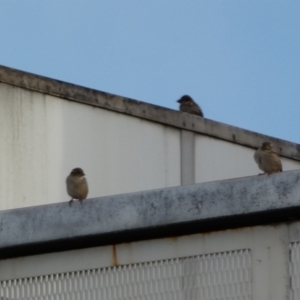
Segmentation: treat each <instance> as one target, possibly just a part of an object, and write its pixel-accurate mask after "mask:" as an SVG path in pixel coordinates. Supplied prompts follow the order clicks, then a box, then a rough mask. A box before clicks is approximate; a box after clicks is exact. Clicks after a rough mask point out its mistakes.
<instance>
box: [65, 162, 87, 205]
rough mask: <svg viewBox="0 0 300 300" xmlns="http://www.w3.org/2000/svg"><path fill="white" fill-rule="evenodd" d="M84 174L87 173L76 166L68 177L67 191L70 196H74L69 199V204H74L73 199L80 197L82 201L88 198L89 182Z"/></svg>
mask: <svg viewBox="0 0 300 300" xmlns="http://www.w3.org/2000/svg"><path fill="white" fill-rule="evenodd" d="M84 176H85V174H84V172H83V170H82V169H81V168H75V169H73V170H72V171H71V173H70V175H69V176H68V177H67V179H66V184H67V192H68V194H69V196H70V197H72V199H71V200H70V201H69V205H71V204H72V202H73V199H78V200H79V201H80V202H81V201H82V200H84V199H86V197H87V195H88V184H87V180H86V178H85V177H84Z"/></svg>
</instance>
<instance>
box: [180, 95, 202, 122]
mask: <svg viewBox="0 0 300 300" xmlns="http://www.w3.org/2000/svg"><path fill="white" fill-rule="evenodd" d="M177 102H178V103H180V106H179V110H180V111H184V112H187V113H189V114H193V115H198V116H201V117H204V115H203V112H202V109H201V108H200V106H199V105H198V104H197V103H196V102H195V101H194V100H193V99H192V97H190V96H188V95H184V96H182V97H181V98H180V99H179V100H177Z"/></svg>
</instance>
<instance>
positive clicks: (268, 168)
mask: <svg viewBox="0 0 300 300" xmlns="http://www.w3.org/2000/svg"><path fill="white" fill-rule="evenodd" d="M254 159H255V161H256V163H257V164H258V167H259V168H260V169H261V170H262V171H264V172H265V173H267V174H273V173H278V172H282V165H281V161H280V157H279V154H278V153H276V152H275V151H274V148H273V145H272V144H271V143H269V142H264V143H262V145H261V147H260V148H258V149H257V150H256V151H255V153H254ZM265 173H264V174H265Z"/></svg>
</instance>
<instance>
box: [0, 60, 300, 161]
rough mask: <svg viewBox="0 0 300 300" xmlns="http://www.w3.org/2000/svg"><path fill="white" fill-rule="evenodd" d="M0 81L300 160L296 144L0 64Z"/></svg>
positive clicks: (299, 148) (298, 147) (299, 152)
mask: <svg viewBox="0 0 300 300" xmlns="http://www.w3.org/2000/svg"><path fill="white" fill-rule="evenodd" d="M0 82H2V83H6V84H10V85H14V86H17V87H20V88H24V89H27V90H31V91H37V92H40V93H43V94H48V95H53V96H56V97H60V98H62V99H66V100H70V101H76V102H80V103H83V104H86V105H92V106H96V107H100V108H103V109H108V110H111V111H115V112H119V113H123V114H127V115H130V116H133V117H137V118H142V119H146V120H149V121H153V122H158V123H161V124H165V125H169V126H173V127H177V128H180V129H184V130H190V131H194V132H199V133H201V134H204V135H208V136H212V137H216V138H219V139H223V140H226V141H229V142H232V143H236V144H240V145H244V146H247V147H251V148H254V149H256V148H258V147H260V146H261V144H262V142H264V141H270V142H272V143H273V144H274V145H275V146H276V149H277V150H278V152H279V153H280V155H282V156H284V157H287V158H291V159H295V160H300V145H298V144H295V143H291V142H287V141H284V140H281V139H277V138H274V137H270V136H266V135H263V134H259V133H255V132H252V131H249V130H244V129H241V128H238V127H234V126H230V125H226V124H223V123H219V122H216V121H212V120H209V119H206V118H201V117H198V116H194V115H191V114H187V113H182V112H178V111H175V110H172V109H167V108H164V107H160V106H157V105H151V104H148V103H145V102H141V101H136V100H132V99H129V98H125V97H121V96H117V95H113V94H109V93H105V92H101V91H97V90H93V89H89V88H85V87H82V86H78V85H74V84H70V83H66V82H62V81H59V80H54V79H50V78H47V77H43V76H39V75H35V74H31V73H27V72H23V71H19V70H15V69H11V68H8V67H4V66H1V65H0ZM174 101H175V99H174Z"/></svg>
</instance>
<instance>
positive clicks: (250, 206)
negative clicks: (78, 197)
mask: <svg viewBox="0 0 300 300" xmlns="http://www.w3.org/2000/svg"><path fill="white" fill-rule="evenodd" d="M299 201H300V170H296V171H288V172H283V173H278V174H273V175H269V176H268V175H261V176H251V177H245V178H237V179H230V180H223V181H215V182H207V183H200V184H195V185H190V186H180V187H172V188H165V189H158V190H151V191H143V192H136V193H129V194H121V195H115V196H107V197H101V198H94V199H88V200H85V201H84V203H82V204H81V203H79V201H77V202H75V203H74V204H73V205H72V206H71V207H70V206H69V204H68V202H64V203H56V204H49V205H41V206H35V207H28V208H22V209H14V210H7V211H0V259H4V258H9V257H17V256H26V255H34V254H41V253H46V252H57V251H66V250H73V249H80V248H87V247H95V246H102V245H113V244H118V243H125V242H126V243H128V242H134V241H138V240H147V239H157V238H162V237H170V236H182V235H188V234H193V233H204V232H212V231H216V230H227V229H232V228H242V227H246V226H257V225H263V224H271V223H280V222H291V221H295V220H299V216H300V214H299V213H300V202H299ZM58 228H59V230H57V229H58Z"/></svg>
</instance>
